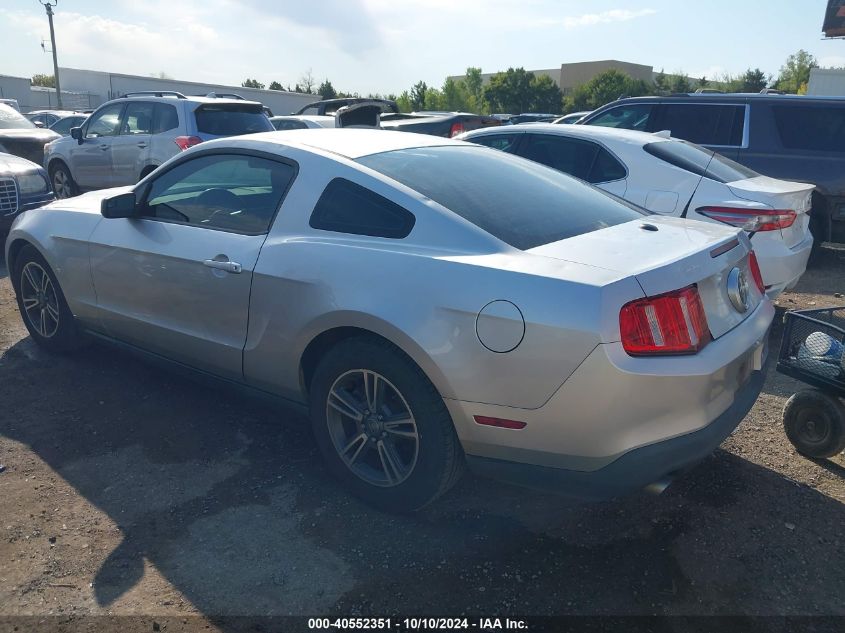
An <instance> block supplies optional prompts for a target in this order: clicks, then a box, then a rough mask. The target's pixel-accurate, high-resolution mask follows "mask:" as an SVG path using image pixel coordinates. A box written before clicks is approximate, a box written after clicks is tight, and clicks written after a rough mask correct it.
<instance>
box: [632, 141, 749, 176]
mask: <svg viewBox="0 0 845 633" xmlns="http://www.w3.org/2000/svg"><path fill="white" fill-rule="evenodd" d="M643 149H644V150H645V151H646V152H648V153H649V154H651V155H652V156H654V157H655V158H659V159H660V160H662V161H664V162H666V163H669V164H670V165H674V166H675V167H679V168H681V169H685V170H686V171H689V172H692V173H693V174H697V175H698V176H705V177H706V178H709V179H710V180H715V181H716V182H735V181H737V180H745V179H746V178H755V177H756V176H759V175H760V174H758V173H757V172H756V171H754V170H753V169H749V168H748V167H745V166H744V165H740V164H739V163H737V162H735V161H732V160H731V159H729V158H725V157H724V156H722V155H721V154H717V153H716V152H713V151H711V150H709V149H705V148H703V147H699V146H698V145H693V144H692V143H686V142H684V141H658V142H655V143H649V144H648V145H645V146H643Z"/></svg>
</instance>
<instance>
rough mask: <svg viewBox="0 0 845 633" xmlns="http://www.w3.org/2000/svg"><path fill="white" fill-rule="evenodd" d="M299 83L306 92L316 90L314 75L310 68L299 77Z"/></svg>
mask: <svg viewBox="0 0 845 633" xmlns="http://www.w3.org/2000/svg"><path fill="white" fill-rule="evenodd" d="M299 84H300V87H301V88H302V92H304V93H306V94H311V93H313V92H314V75H313V73H312V72H311V69H310V68H309V69H308V70H307V71H306V72H305V73H304V74H303V75H302V77H300V78H299Z"/></svg>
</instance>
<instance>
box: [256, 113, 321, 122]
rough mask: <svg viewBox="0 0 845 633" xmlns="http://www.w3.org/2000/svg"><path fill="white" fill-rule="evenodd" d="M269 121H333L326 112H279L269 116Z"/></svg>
mask: <svg viewBox="0 0 845 633" xmlns="http://www.w3.org/2000/svg"><path fill="white" fill-rule="evenodd" d="M270 120H271V121H314V122H315V123H325V122H326V121H334V117H333V116H329V115H328V114H323V115H320V114H280V115H278V116H271V117H270Z"/></svg>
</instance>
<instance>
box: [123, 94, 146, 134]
mask: <svg viewBox="0 0 845 633" xmlns="http://www.w3.org/2000/svg"><path fill="white" fill-rule="evenodd" d="M152 126H153V104H152V103H149V102H144V101H137V102H135V103H130V104H129V105H127V106H126V116H124V117H123V126H122V127H121V128H120V133H121V134H149V133H150V132H151V130H152Z"/></svg>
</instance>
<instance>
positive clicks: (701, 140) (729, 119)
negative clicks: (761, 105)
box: [655, 103, 745, 147]
mask: <svg viewBox="0 0 845 633" xmlns="http://www.w3.org/2000/svg"><path fill="white" fill-rule="evenodd" d="M744 125H745V106H744V105H726V104H717V103H714V104H707V103H704V104H697V103H667V104H664V105H663V106H662V107H661V113H660V117H659V120H658V122H657V125H656V128H655V129H656V130H669V132H670V133H671V134H672V136H674V137H675V138H681V139H684V140H685V141H689V142H690V143H698V144H699V145H720V146H723V147H739V146H741V145H742V137H743V131H744Z"/></svg>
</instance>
